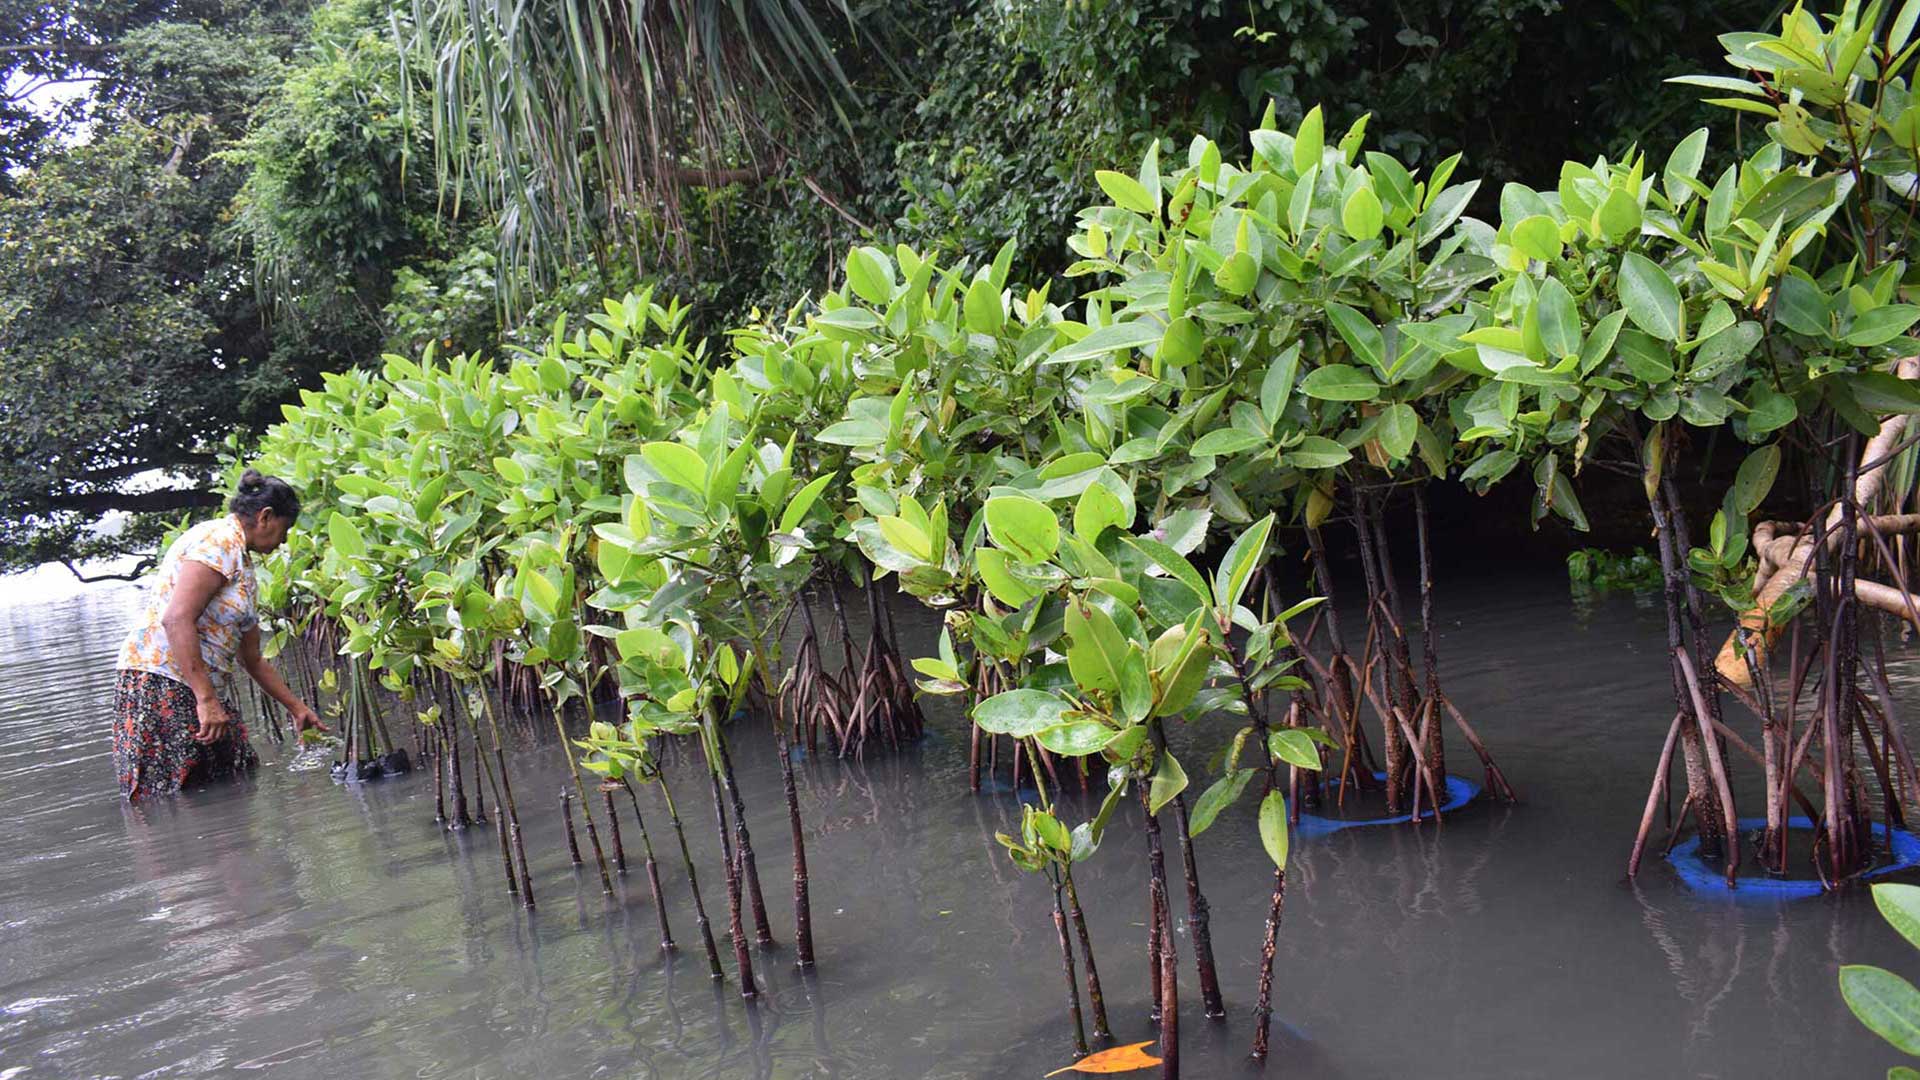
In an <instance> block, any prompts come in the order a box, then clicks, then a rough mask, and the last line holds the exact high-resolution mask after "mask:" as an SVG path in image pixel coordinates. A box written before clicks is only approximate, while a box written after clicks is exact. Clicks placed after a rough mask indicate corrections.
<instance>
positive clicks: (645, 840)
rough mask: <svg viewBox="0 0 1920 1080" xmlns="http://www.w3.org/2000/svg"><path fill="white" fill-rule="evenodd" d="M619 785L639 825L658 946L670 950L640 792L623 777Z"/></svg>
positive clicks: (670, 939) (663, 899) (670, 937)
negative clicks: (657, 928) (656, 917)
mask: <svg viewBox="0 0 1920 1080" xmlns="http://www.w3.org/2000/svg"><path fill="white" fill-rule="evenodd" d="M620 786H621V787H623V788H626V789H627V798H629V799H631V800H633V820H634V821H635V822H636V823H637V824H638V825H639V826H640V847H641V850H642V851H643V852H645V853H646V859H647V891H648V892H650V893H652V894H653V910H654V912H655V913H656V914H658V915H659V917H660V948H661V949H663V950H665V951H667V952H672V951H673V950H674V944H673V929H672V928H671V927H669V926H668V925H667V901H666V894H665V893H664V892H663V891H662V890H661V888H660V864H659V863H658V862H657V861H656V860H655V859H654V857H653V837H652V836H651V835H649V834H648V832H647V816H646V815H645V814H642V813H641V812H640V793H639V792H637V791H635V790H633V785H632V784H630V783H628V782H627V780H626V778H625V777H622V778H621V779H620Z"/></svg>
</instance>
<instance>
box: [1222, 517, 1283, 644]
mask: <svg viewBox="0 0 1920 1080" xmlns="http://www.w3.org/2000/svg"><path fill="white" fill-rule="evenodd" d="M1272 532H1273V515H1272V514H1268V515H1267V516H1266V517H1263V518H1261V519H1260V520H1259V521H1256V522H1254V523H1253V524H1252V525H1251V526H1249V527H1248V528H1247V530H1246V531H1245V532H1243V533H1241V534H1240V535H1239V536H1238V537H1236V538H1234V541H1233V544H1232V546H1230V547H1228V548H1227V553H1226V554H1225V555H1223V556H1221V559H1220V569H1219V570H1217V571H1215V573H1214V578H1213V600H1214V603H1215V604H1216V605H1218V613H1219V615H1220V617H1221V622H1222V623H1224V622H1225V621H1226V619H1227V617H1228V616H1230V615H1231V614H1232V612H1233V609H1234V608H1235V607H1236V606H1238V605H1239V603H1240V597H1241V595H1242V594H1244V593H1245V592H1246V591H1247V582H1248V581H1249V580H1251V579H1252V578H1253V572H1254V570H1255V569H1256V568H1258V567H1259V565H1260V560H1261V559H1262V558H1264V557H1265V555H1266V551H1267V536H1268V534H1270V533H1272Z"/></svg>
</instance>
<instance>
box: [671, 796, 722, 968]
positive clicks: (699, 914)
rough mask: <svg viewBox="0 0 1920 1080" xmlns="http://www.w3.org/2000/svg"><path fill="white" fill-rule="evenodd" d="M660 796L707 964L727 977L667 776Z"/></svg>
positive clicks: (685, 833) (698, 876) (685, 832)
mask: <svg viewBox="0 0 1920 1080" xmlns="http://www.w3.org/2000/svg"><path fill="white" fill-rule="evenodd" d="M659 783H660V797H661V798H662V799H664V800H665V801H666V804H667V820H668V821H669V822H671V823H672V825H673V835H674V837H675V838H676V839H678V840H679V841H680V862H681V864H682V865H683V866H685V867H686V871H687V891H688V892H691V893H692V894H693V921H694V923H695V925H697V926H698V927H699V928H700V944H702V945H704V946H705V947H706V950H707V965H708V967H709V968H710V969H711V974H712V976H713V978H715V979H724V978H726V977H727V973H726V971H725V970H724V969H723V968H722V967H721V966H720V949H719V947H718V946H716V945H715V944H714V942H713V923H712V921H711V920H709V919H708V918H707V903H706V901H705V900H703V899H701V897H700V875H699V874H698V873H697V872H696V871H695V870H694V868H693V852H691V851H689V850H688V849H687V830H686V828H685V827H684V826H683V825H682V824H681V823H680V810H679V808H678V807H676V806H675V805H674V802H673V789H671V788H669V787H667V780H666V777H664V776H663V777H660V778H659Z"/></svg>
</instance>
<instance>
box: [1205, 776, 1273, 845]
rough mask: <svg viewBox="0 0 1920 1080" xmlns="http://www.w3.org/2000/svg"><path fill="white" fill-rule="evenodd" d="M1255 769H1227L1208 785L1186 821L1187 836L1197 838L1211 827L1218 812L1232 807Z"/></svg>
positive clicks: (1245, 788) (1245, 787)
mask: <svg viewBox="0 0 1920 1080" xmlns="http://www.w3.org/2000/svg"><path fill="white" fill-rule="evenodd" d="M1257 771H1258V770H1256V769H1229V770H1227V773H1226V775H1224V776H1222V777H1221V778H1220V779H1218V780H1215V781H1214V782H1213V783H1212V784H1210V785H1208V787H1207V790H1205V791H1203V792H1201V793H1200V798H1199V799H1197V800H1195V802H1194V804H1193V815H1192V816H1191V817H1190V818H1189V819H1188V821H1187V835H1188V836H1199V835H1200V834H1201V833H1203V832H1206V831H1207V829H1208V828H1209V827H1211V826H1212V825H1213V821H1214V819H1215V818H1217V817H1219V816H1220V811H1222V810H1225V809H1226V808H1227V807H1229V806H1232V805H1233V804H1234V802H1235V801H1237V800H1238V799H1239V798H1240V793H1241V792H1243V791H1245V790H1247V781H1249V780H1251V779H1253V776H1254V774H1255V773H1256V772H1257Z"/></svg>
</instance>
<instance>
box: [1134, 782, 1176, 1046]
mask: <svg viewBox="0 0 1920 1080" xmlns="http://www.w3.org/2000/svg"><path fill="white" fill-rule="evenodd" d="M1140 809H1141V810H1143V811H1145V812H1146V817H1147V863H1148V868H1149V871H1150V874H1149V886H1148V890H1149V895H1150V896H1151V897H1152V898H1153V907H1154V909H1155V916H1154V921H1155V923H1156V925H1157V926H1158V928H1159V935H1158V936H1159V946H1160V953H1159V956H1158V957H1157V958H1156V959H1157V961H1158V963H1157V968H1156V970H1157V972H1158V975H1159V979H1158V980H1157V985H1158V987H1159V993H1158V994H1157V995H1156V996H1157V997H1158V998H1159V1004H1160V1075H1161V1076H1162V1077H1163V1078H1165V1080H1178V1078H1179V1076H1180V986H1179V974H1178V971H1177V964H1178V956H1177V954H1176V951H1175V949H1174V944H1173V905H1172V903H1171V902H1170V901H1169V899H1168V897H1167V859H1166V849H1165V847H1164V846H1163V845H1162V843H1161V840H1160V817H1159V815H1157V814H1155V813H1154V812H1153V803H1152V801H1151V796H1149V794H1148V792H1147V785H1145V784H1141V785H1140Z"/></svg>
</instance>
